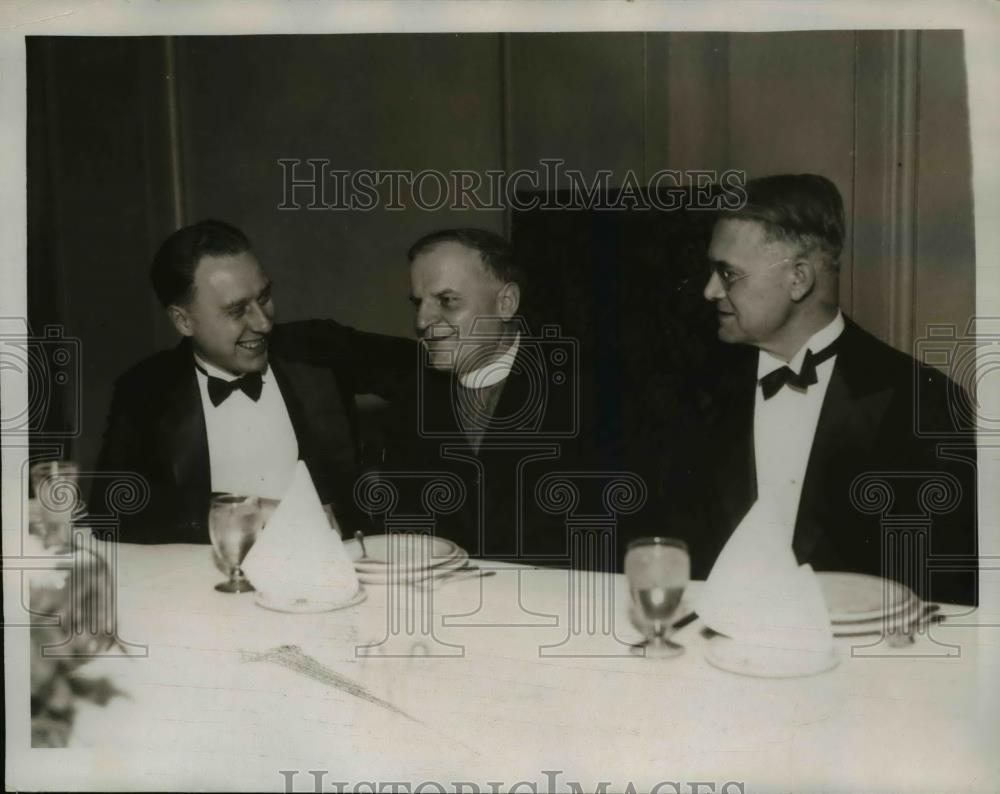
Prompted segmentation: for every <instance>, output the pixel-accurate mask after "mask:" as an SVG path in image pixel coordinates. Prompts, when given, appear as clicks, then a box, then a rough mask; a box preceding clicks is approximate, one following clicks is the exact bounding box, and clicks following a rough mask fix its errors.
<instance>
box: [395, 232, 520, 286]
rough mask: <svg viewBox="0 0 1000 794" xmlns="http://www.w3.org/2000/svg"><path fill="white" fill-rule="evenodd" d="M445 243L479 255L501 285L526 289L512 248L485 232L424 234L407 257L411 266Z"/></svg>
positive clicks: (495, 235)
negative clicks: (510, 284) (456, 244)
mask: <svg viewBox="0 0 1000 794" xmlns="http://www.w3.org/2000/svg"><path fill="white" fill-rule="evenodd" d="M442 243H460V244H461V245H464V246H465V247H466V248H471V249H472V250H473V251H478V252H479V258H480V259H481V260H482V262H483V265H485V267H486V269H487V270H488V271H489V272H490V273H491V274H492V275H493V276H494V277H495V278H496V279H497V280H498V281H500V282H501V283H503V284H506V283H508V282H513V283H515V284H517V285H518V286H520V287H522V288H523V287H524V270H523V268H521V267H520V265H518V264H517V262H515V260H514V250H513V248H512V247H511V244H510V243H508V242H507V240H505V239H504V238H503V237H501V236H500V235H499V234H494V233H493V232H488V231H486V230H485V229H442V230H440V231H436V232H431V233H430V234H425V235H424V236H423V237H421V238H420V239H419V240H417V241H416V242H415V243H414V244H413V245H411V246H410V250H409V251H408V252H407V254H406V258H407V260H408V261H409V262H413V260H414V259H416V258H417V257H418V256H420V255H421V254H423V253H426V252H427V251H429V250H431V249H432V248H434V247H435V246H438V245H441V244H442Z"/></svg>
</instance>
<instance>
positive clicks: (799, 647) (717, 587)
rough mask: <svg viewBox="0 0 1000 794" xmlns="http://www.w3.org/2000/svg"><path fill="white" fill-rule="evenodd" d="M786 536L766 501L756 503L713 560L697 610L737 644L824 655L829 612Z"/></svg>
mask: <svg viewBox="0 0 1000 794" xmlns="http://www.w3.org/2000/svg"><path fill="white" fill-rule="evenodd" d="M791 535H792V533H791V532H790V531H789V527H786V526H783V524H782V522H781V519H779V517H778V512H777V510H776V509H775V507H774V505H773V504H772V503H771V502H769V501H767V500H760V499H759V500H758V501H757V502H755V503H754V505H753V507H751V508H750V510H749V512H748V513H747V514H746V516H745V517H744V518H743V520H742V521H741V522H740V525H739V526H738V527H737V528H736V530H735V531H734V532H733V534H732V536H731V537H730V538H729V541H728V542H727V543H726V545H725V547H724V548H723V550H722V552H721V553H720V554H719V557H718V559H717V560H716V561H715V565H714V566H713V567H712V571H711V573H710V574H709V576H708V580H707V581H706V582H705V586H704V588H702V591H701V593H700V594H699V597H698V599H697V600H698V603H697V605H696V610H697V612H698V614H699V615H700V616H701V618H702V620H703V621H704V623H705V625H707V626H708V627H709V628H711V629H714V630H715V631H717V632H719V633H720V634H724V635H726V636H728V637H730V638H732V639H733V640H734V641H735V642H737V643H739V644H741V645H746V646H750V647H753V648H755V649H758V650H760V649H771V650H774V651H776V652H778V653H782V652H795V653H803V654H807V655H816V657H817V658H818V659H826V658H827V657H828V656H829V654H831V653H832V651H833V630H832V628H831V625H830V616H829V613H828V612H827V608H826V602H825V601H824V599H823V593H822V590H821V589H820V584H819V580H818V579H817V578H816V574H815V573H814V572H813V569H812V567H811V566H810V565H799V564H798V562H797V560H796V559H795V554H794V553H793V552H792V548H791V543H790V538H791Z"/></svg>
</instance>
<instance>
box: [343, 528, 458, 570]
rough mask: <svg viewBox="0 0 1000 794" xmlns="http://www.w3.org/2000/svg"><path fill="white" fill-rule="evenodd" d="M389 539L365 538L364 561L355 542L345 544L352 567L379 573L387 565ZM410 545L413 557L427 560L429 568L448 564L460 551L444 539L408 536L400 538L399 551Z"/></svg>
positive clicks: (385, 537) (381, 536)
mask: <svg viewBox="0 0 1000 794" xmlns="http://www.w3.org/2000/svg"><path fill="white" fill-rule="evenodd" d="M389 538H390V536H389V535H372V536H371V537H366V538H365V551H367V552H368V556H367V557H365V558H364V559H361V554H360V550H361V546H360V544H359V543H358V542H357V541H356V540H349V541H347V542H345V543H344V547H345V548H348V554H349V555H350V556H351V559H352V560H354V565H355V567H356V568H357V569H358V570H362V569H364V570H367V571H371V572H372V573H381V572H384V571H385V570H386V569H387V567H388V565H389ZM410 544H413V545H412V548H413V553H414V556H415V557H417V558H418V559H426V560H428V563H429V564H428V566H427V567H430V568H433V567H436V566H438V565H441V564H443V563H445V562H450V561H451V560H452V559H453V558H454V557H455V555H456V554H457V553H458V552H459V551H460V549H459V547H458V546H456V545H455V544H454V543H452V542H451V541H450V540H446V539H444V538H436V537H433V536H431V535H410V534H406V535H402V536H401V537H400V545H399V549H400V550H401V551H403V550H405V549H407V548H408V547H409V546H410ZM349 547H350V548H349ZM355 549H356V551H355ZM355 555H356V556H355Z"/></svg>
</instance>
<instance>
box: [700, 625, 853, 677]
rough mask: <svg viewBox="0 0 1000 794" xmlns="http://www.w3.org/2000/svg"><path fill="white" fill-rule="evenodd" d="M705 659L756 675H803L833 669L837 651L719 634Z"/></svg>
mask: <svg viewBox="0 0 1000 794" xmlns="http://www.w3.org/2000/svg"><path fill="white" fill-rule="evenodd" d="M705 659H706V660H707V661H708V663H709V664H711V665H712V666H713V667H718V668H719V669H720V670H725V671H726V672H729V673H737V674H738V675H748V676H753V677H754V678H800V677H803V676H810V675H818V674H819V673H825V672H826V671H827V670H832V669H833V668H834V667H836V666H837V665H838V664H839V663H840V657H839V656H838V655H837V651H836V649H834V648H831V649H830V650H829V652H825V651H800V650H791V649H785V648H772V647H767V646H763V645H749V644H746V643H739V642H736V641H735V640H733V639H731V638H729V637H724V636H722V635H721V634H718V635H716V636H714V637H712V639H710V640H709V641H708V650H707V651H706V652H705Z"/></svg>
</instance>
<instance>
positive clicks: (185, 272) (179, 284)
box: [149, 220, 250, 307]
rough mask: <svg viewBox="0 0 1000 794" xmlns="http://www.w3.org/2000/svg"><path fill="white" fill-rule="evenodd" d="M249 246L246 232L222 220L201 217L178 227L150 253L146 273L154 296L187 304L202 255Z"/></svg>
mask: <svg viewBox="0 0 1000 794" xmlns="http://www.w3.org/2000/svg"><path fill="white" fill-rule="evenodd" d="M249 250H250V240H249V239H248V238H247V236H246V235H245V234H244V233H243V232H241V231H240V230H239V229H237V228H236V227H235V226H231V225H230V224H228V223H225V222H224V221H216V220H204V221H199V222H198V223H195V224H192V225H190V226H184V227H183V228H181V229H178V230H177V231H176V232H174V233H173V234H171V235H170V236H169V237H168V238H167V239H166V240H164V241H163V244H162V245H161V246H160V248H159V250H158V251H157V252H156V255H155V256H154V257H153V267H152V268H151V269H150V271H149V277H150V280H151V281H152V282H153V290H154V292H156V297H157V298H159V300H160V303H161V304H163V306H164V307H167V306H171V305H178V306H184V305H187V304H188V303H190V301H191V299H192V298H194V273H195V270H197V268H198V263H199V262H200V261H201V259H202V257H204V256H226V255H230V256H231V255H235V254H242V253H244V252H246V251H249Z"/></svg>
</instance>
